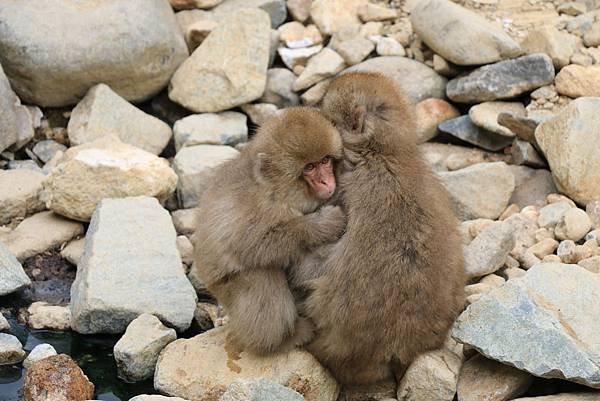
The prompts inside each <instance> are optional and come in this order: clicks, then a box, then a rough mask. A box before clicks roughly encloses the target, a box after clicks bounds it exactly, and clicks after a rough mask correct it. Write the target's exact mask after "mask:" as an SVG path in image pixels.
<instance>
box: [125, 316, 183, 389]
mask: <svg viewBox="0 0 600 401" xmlns="http://www.w3.org/2000/svg"><path fill="white" fill-rule="evenodd" d="M176 339H177V334H176V333H175V330H173V329H169V328H167V327H165V326H164V325H163V324H162V323H161V322H160V320H158V318H157V317H156V316H153V315H150V314H148V313H144V314H142V315H140V316H138V317H137V318H135V319H134V320H133V321H132V322H131V323H129V326H127V330H125V334H124V335H123V337H121V338H120V339H119V341H117V343H116V344H115V347H114V355H115V360H116V361H117V368H118V370H119V376H120V377H121V378H123V379H124V380H126V381H130V382H136V381H140V380H145V379H148V378H150V377H152V376H153V375H154V368H155V367H156V361H157V360H158V354H159V353H160V351H162V349H163V348H164V347H166V346H167V344H169V343H170V342H172V341H175V340H176Z"/></svg>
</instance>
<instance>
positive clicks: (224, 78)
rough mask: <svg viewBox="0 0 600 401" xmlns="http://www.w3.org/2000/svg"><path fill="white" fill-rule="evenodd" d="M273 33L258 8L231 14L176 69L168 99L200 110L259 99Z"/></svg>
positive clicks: (223, 108) (232, 105)
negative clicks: (224, 61)
mask: <svg viewBox="0 0 600 401" xmlns="http://www.w3.org/2000/svg"><path fill="white" fill-rule="evenodd" d="M227 3H228V2H226V3H224V4H227ZM270 34H271V29H270V20H269V16H268V14H267V13H265V12H264V11H262V10H260V9H253V8H249V9H243V10H240V11H237V12H235V13H232V14H229V15H227V16H226V17H224V18H223V19H222V20H221V21H220V23H219V26H217V27H216V28H215V29H214V30H213V31H212V32H211V34H210V35H209V36H208V37H207V38H206V39H205V40H204V42H202V45H200V47H198V48H197V49H196V50H195V51H194V53H192V55H191V56H190V57H189V58H188V59H187V60H186V61H185V62H183V64H181V66H180V67H179V68H178V69H177V71H176V72H175V74H174V75H173V77H172V78H171V83H170V85H169V98H171V99H172V100H174V101H175V102H177V103H179V104H181V105H182V106H184V107H186V108H188V109H190V110H192V111H194V112H197V113H206V112H209V113H214V112H218V111H223V110H226V109H229V108H232V107H236V106H239V105H241V104H244V103H248V102H251V101H253V100H255V99H258V98H259V97H261V96H262V94H263V92H264V90H265V85H266V82H267V67H268V63H269V43H270V42H269V40H270V39H269V38H270ZM223 60H227V62H226V63H223Z"/></svg>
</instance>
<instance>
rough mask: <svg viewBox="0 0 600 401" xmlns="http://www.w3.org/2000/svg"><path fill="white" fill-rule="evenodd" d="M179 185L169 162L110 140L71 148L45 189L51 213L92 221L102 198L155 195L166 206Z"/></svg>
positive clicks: (115, 140)
mask: <svg viewBox="0 0 600 401" xmlns="http://www.w3.org/2000/svg"><path fill="white" fill-rule="evenodd" d="M176 185H177V176H176V175H175V173H174V172H173V170H172V169H171V168H170V167H169V163H168V162H167V161H166V160H165V159H162V158H159V157H157V156H155V155H153V154H152V153H148V152H146V151H144V150H142V149H139V148H136V147H135V146H131V145H127V144H124V143H122V142H120V141H119V140H118V139H117V138H116V137H113V136H107V137H103V138H100V139H97V140H96V141H94V142H91V143H87V144H85V145H80V146H75V147H73V148H70V149H69V150H68V151H67V152H66V153H65V155H64V156H63V157H62V159H60V161H59V164H58V165H57V166H56V167H55V168H54V169H53V170H52V172H51V174H50V176H49V177H48V179H47V180H46V181H44V184H43V187H44V189H43V192H42V198H43V199H44V200H45V202H46V205H47V206H48V208H49V209H51V210H53V211H54V212H56V213H58V214H61V215H63V216H66V217H69V218H71V219H76V220H81V221H89V220H90V218H91V217H92V213H93V212H94V209H95V208H96V205H98V203H99V202H100V201H101V200H102V199H104V198H124V197H128V196H142V195H143V196H154V197H156V198H158V199H159V200H160V201H165V200H166V199H167V198H168V197H169V196H170V195H171V194H172V193H173V192H174V191H175V186H176Z"/></svg>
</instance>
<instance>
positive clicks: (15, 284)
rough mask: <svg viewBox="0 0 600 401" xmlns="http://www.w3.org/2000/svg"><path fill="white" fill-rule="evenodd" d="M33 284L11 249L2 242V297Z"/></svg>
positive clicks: (0, 274) (0, 259)
mask: <svg viewBox="0 0 600 401" xmlns="http://www.w3.org/2000/svg"><path fill="white" fill-rule="evenodd" d="M30 284H31V280H30V279H29V277H27V274H25V271H24V270H23V266H21V263H19V261H18V260H17V258H16V257H15V255H13V254H12V252H11V251H10V249H8V248H7V247H6V245H4V244H3V243H2V242H0V296H2V295H6V294H10V293H11V292H14V291H18V290H20V289H21V288H23V287H25V286H28V285H30Z"/></svg>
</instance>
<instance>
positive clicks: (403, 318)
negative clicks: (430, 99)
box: [299, 73, 466, 400]
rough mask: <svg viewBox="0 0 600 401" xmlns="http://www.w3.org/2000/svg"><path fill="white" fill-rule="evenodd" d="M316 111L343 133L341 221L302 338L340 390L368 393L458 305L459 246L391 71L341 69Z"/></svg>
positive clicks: (438, 331)
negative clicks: (310, 334) (312, 331)
mask: <svg viewBox="0 0 600 401" xmlns="http://www.w3.org/2000/svg"><path fill="white" fill-rule="evenodd" d="M322 111H323V113H324V114H325V115H326V116H327V118H328V119H330V121H332V122H333V124H334V125H335V126H336V127H337V128H338V130H339V131H340V134H341V136H342V142H343V146H344V161H345V164H344V166H345V169H346V171H345V172H344V173H343V174H342V176H341V177H340V179H339V186H340V190H341V195H342V196H341V197H342V201H343V204H344V207H345V209H346V212H347V216H348V224H347V228H346V232H345V233H344V235H343V236H342V238H341V239H340V241H338V242H337V243H336V244H335V245H333V247H332V248H331V250H330V253H329V254H328V255H327V258H326V259H325V262H324V264H323V266H322V267H323V271H324V272H325V273H324V275H323V276H322V277H320V278H317V279H315V280H313V281H312V282H310V287H312V289H313V291H312V292H311V293H310V294H309V296H308V299H307V300H306V304H305V312H306V314H307V316H308V317H310V318H311V319H312V320H313V321H314V323H315V325H316V330H317V334H316V337H315V339H314V341H313V342H311V343H310V344H308V346H307V348H308V350H309V351H310V352H311V353H313V355H315V356H316V357H317V359H319V361H320V362H321V363H323V364H324V365H325V366H327V367H328V368H329V369H330V370H331V372H332V373H333V375H334V376H335V378H336V379H337V380H338V382H340V384H342V385H343V386H344V387H345V389H346V391H347V394H352V393H354V394H355V395H357V396H358V397H365V395H364V394H361V391H360V390H363V389H364V390H366V393H367V394H368V393H370V391H371V390H373V389H376V388H378V387H379V388H385V386H386V384H387V383H390V382H392V383H393V382H394V373H395V374H396V376H399V375H401V374H402V373H403V371H404V370H405V369H406V367H407V366H408V365H409V364H410V363H411V362H412V361H413V359H414V358H415V357H416V356H417V355H419V354H420V353H422V352H425V351H428V350H432V349H436V348H439V347H440V346H441V345H442V344H443V342H444V340H445V338H446V336H447V334H448V331H449V329H450V327H451V325H452V323H453V322H454V320H455V318H456V317H457V316H458V314H459V312H460V311H461V310H462V308H463V305H464V293H463V289H464V285H465V283H466V278H465V272H464V262H463V256H462V246H461V241H460V237H459V234H458V229H457V220H456V218H455V217H454V215H453V212H452V205H451V203H450V200H449V196H448V193H447V191H446V189H445V188H444V187H443V186H442V184H441V183H440V181H439V180H438V179H437V178H436V176H435V175H434V174H433V173H432V172H431V171H430V169H429V168H428V166H427V165H426V163H425V162H424V160H423V158H422V157H421V155H420V154H419V151H418V149H417V146H416V141H415V139H414V132H415V123H414V117H413V116H414V111H413V109H412V107H411V105H410V102H409V101H408V100H407V98H406V97H405V96H404V95H403V93H402V92H401V91H400V90H399V89H398V88H397V87H396V85H395V84H394V82H393V81H392V80H390V79H388V78H386V77H384V76H382V75H379V74H372V73H348V74H344V75H342V76H340V77H339V78H336V79H335V80H334V81H333V82H332V83H331V85H330V87H329V89H328V92H327V93H326V94H325V97H324V99H323V102H322ZM324 249H327V248H324ZM306 266H309V267H308V268H309V270H311V269H314V263H308V264H303V265H300V266H299V268H303V267H304V268H305V267H306ZM299 274H306V275H308V276H310V275H311V274H314V272H312V271H309V272H308V273H302V272H299ZM398 379H399V377H398ZM351 398H352V397H351ZM359 399H361V400H363V399H365V398H359Z"/></svg>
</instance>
